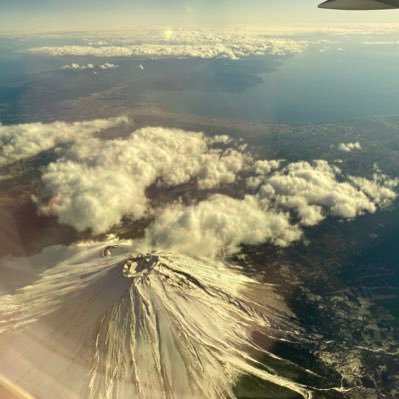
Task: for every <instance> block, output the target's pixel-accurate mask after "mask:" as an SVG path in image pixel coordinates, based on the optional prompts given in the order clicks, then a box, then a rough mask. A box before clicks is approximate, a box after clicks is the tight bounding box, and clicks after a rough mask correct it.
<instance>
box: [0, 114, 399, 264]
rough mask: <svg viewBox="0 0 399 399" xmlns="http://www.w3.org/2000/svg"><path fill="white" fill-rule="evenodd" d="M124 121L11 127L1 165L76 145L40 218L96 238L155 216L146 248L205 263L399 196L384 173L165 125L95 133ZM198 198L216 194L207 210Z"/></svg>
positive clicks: (52, 183)
mask: <svg viewBox="0 0 399 399" xmlns="http://www.w3.org/2000/svg"><path fill="white" fill-rule="evenodd" d="M125 121H126V118H124V117H120V118H114V119H108V120H95V121H89V122H77V123H73V124H66V123H60V122H57V123H53V124H48V125H43V124H30V125H17V126H2V127H1V129H0V140H1V141H2V142H3V143H4V145H3V146H2V149H1V151H2V152H1V158H0V160H1V163H2V164H6V163H10V162H13V161H15V160H18V159H21V158H24V157H29V156H32V155H35V154H38V153H40V152H41V151H43V150H45V149H49V148H51V147H54V146H55V145H57V144H60V143H68V144H69V146H68V149H67V150H66V151H64V153H63V155H62V156H61V157H60V158H59V159H58V160H57V161H56V162H53V163H51V164H49V165H48V166H47V167H46V168H45V169H44V170H43V174H42V182H43V186H44V191H43V192H42V193H40V195H39V199H38V200H37V203H38V209H39V211H40V212H42V213H44V214H47V215H54V216H56V217H58V219H59V221H60V222H61V223H65V224H68V225H71V226H73V227H74V228H75V229H76V230H78V231H85V230H87V229H90V230H91V231H92V232H93V233H94V234H100V233H106V232H109V231H110V230H111V229H112V227H113V226H116V225H118V224H120V223H121V222H122V221H123V219H125V218H129V219H131V220H138V219H141V218H146V217H150V218H151V219H153V222H151V223H150V225H149V226H148V227H147V229H146V231H145V236H144V238H143V239H142V241H141V243H140V244H139V245H140V246H142V247H145V248H163V249H168V250H175V251H178V252H180V253H185V254H189V255H196V256H208V257H216V256H219V255H223V254H228V253H234V252H236V251H238V250H239V248H240V246H241V245H243V244H246V245H256V244H261V243H271V244H274V245H277V246H281V247H284V246H288V245H290V244H292V243H293V242H296V241H298V240H300V239H301V237H302V236H303V234H304V229H305V228H308V227H310V226H315V225H317V224H319V223H321V222H322V221H323V220H324V219H325V218H326V217H328V216H331V217H336V218H339V219H347V220H350V219H354V218H356V217H358V216H360V215H363V214H365V213H374V212H376V211H377V209H379V208H382V207H386V206H389V205H390V204H392V202H393V201H394V200H395V199H396V197H397V194H396V192H395V188H396V186H397V185H398V179H391V178H389V177H388V176H385V175H383V174H382V172H381V171H380V170H376V171H375V173H374V175H373V176H371V177H370V178H365V177H358V176H350V175H346V174H344V173H343V172H342V170H341V169H339V168H338V167H337V166H335V165H332V164H330V163H328V162H327V161H323V160H318V161H314V162H312V163H310V162H294V163H287V162H284V161H279V160H255V159H254V158H253V157H252V156H251V154H249V153H248V152H246V150H245V146H242V143H240V142H238V143H236V142H235V141H234V140H232V139H231V138H229V137H228V136H225V135H224V136H214V137H207V136H205V135H204V134H203V133H198V132H190V131H184V130H179V129H170V128H161V127H146V128H142V129H139V130H136V131H134V132H133V133H132V134H130V135H129V136H128V137H124V138H117V139H102V138H99V137H96V136H95V135H93V133H95V132H98V131H100V130H102V129H106V128H108V127H112V126H115V125H117V124H119V123H122V122H125ZM187 183H190V186H187V189H190V190H191V195H190V196H188V198H186V202H185V203H183V201H182V200H178V201H177V202H173V203H167V202H166V203H164V204H162V205H161V206H160V205H157V206H155V207H154V205H153V204H152V203H151V201H150V200H149V198H148V196H147V189H148V188H149V187H151V186H153V185H156V186H158V188H159V189H160V190H167V189H168V188H171V187H176V186H179V185H182V184H187ZM234 183H236V184H238V183H240V190H236V191H235V192H236V193H237V195H238V192H240V193H241V194H240V196H239V197H238V198H233V197H232V196H230V195H226V194H225V192H226V190H225V188H227V187H228V186H229V185H232V184H234ZM197 190H211V191H210V192H209V193H207V192H205V193H204V194H203V195H201V198H204V199H202V200H201V201H200V202H198V195H196V194H197ZM229 191H230V192H231V191H234V188H232V190H230V189H229Z"/></svg>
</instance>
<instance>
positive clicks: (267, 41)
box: [26, 29, 310, 60]
mask: <svg viewBox="0 0 399 399" xmlns="http://www.w3.org/2000/svg"><path fill="white" fill-rule="evenodd" d="M309 44H310V43H309V42H308V41H305V40H299V39H298V40H295V39H292V38H281V37H274V38H273V37H268V36H266V35H264V34H261V33H259V32H245V33H242V32H240V34H238V33H237V32H232V31H207V30H200V29H192V30H189V29H177V30H175V31H172V30H170V31H165V32H162V34H161V35H159V34H158V35H156V34H154V32H152V33H151V34H148V35H144V36H143V37H141V36H140V37H138V38H136V39H134V38H133V39H131V40H107V41H106V42H103V41H100V42H97V43H96V42H94V43H93V42H89V43H88V45H80V44H79V45H73V44H71V45H63V46H42V47H34V48H30V49H27V50H26V52H28V53H31V54H44V55H50V56H93V57H131V56H137V57H146V58H147V57H148V58H153V57H177V58H192V57H195V58H216V57H218V58H229V59H233V60H234V59H239V58H242V57H247V56H254V55H264V54H274V55H287V54H296V53H301V52H303V51H304V50H305V49H306V48H307V47H308V45H309Z"/></svg>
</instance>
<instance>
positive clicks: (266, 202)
mask: <svg viewBox="0 0 399 399" xmlns="http://www.w3.org/2000/svg"><path fill="white" fill-rule="evenodd" d="M261 165H262V167H263V168H260V169H259V168H258V169H257V170H258V173H259V174H258V176H256V177H251V178H249V179H248V186H249V187H250V189H251V190H252V191H253V193H252V194H248V195H246V196H245V198H244V199H233V198H230V197H228V196H225V195H214V196H212V197H210V198H208V199H207V200H206V201H202V202H200V203H199V204H196V205H191V206H183V205H181V204H176V205H174V206H172V207H167V208H165V209H164V210H162V211H161V212H160V214H159V215H158V217H157V219H156V221H155V222H154V223H153V224H152V225H151V226H150V227H149V228H148V229H147V231H146V237H145V244H146V245H147V246H149V247H163V248H168V249H170V248H174V249H178V250H179V252H182V253H190V254H195V255H200V256H211V257H213V256H217V255H221V254H223V253H226V252H227V253H234V252H236V251H238V250H239V247H240V245H241V244H247V245H254V244H261V243H265V242H270V243H272V244H275V245H278V246H283V247H284V246H288V245H290V244H291V243H293V242H295V241H297V240H299V239H300V238H301V237H302V235H303V228H304V227H305V226H315V225H317V224H319V223H320V222H321V221H322V220H323V219H324V218H325V217H326V216H328V215H332V216H335V217H338V218H341V219H353V218H355V217H356V216H359V215H362V214H364V213H366V212H369V213H374V212H375V211H376V210H377V209H378V207H384V206H387V205H389V204H391V203H392V201H393V200H395V198H396V196H397V195H396V193H395V192H394V191H393V189H394V188H395V187H396V185H397V184H398V181H397V180H396V179H389V178H388V177H387V176H384V175H377V174H375V175H374V176H373V178H372V179H371V180H369V179H365V178H359V177H352V176H347V177H346V176H344V175H343V174H342V171H341V170H340V169H338V168H336V167H334V166H331V165H329V164H328V163H327V162H326V161H316V162H314V163H313V164H310V163H308V162H296V163H292V164H289V165H288V166H286V167H284V168H282V169H280V170H274V171H273V169H274V168H276V167H277V165H278V163H277V162H276V161H271V162H267V161H266V162H265V161H262V162H261Z"/></svg>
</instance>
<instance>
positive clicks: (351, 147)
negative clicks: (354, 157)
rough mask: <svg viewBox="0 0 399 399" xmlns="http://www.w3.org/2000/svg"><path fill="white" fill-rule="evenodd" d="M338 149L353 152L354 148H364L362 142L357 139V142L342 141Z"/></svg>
mask: <svg viewBox="0 0 399 399" xmlns="http://www.w3.org/2000/svg"><path fill="white" fill-rule="evenodd" d="M338 149H339V150H340V151H342V152H352V151H354V150H359V151H361V150H362V146H361V145H360V143H359V142H358V141H356V142H355V143H340V144H339V145H338Z"/></svg>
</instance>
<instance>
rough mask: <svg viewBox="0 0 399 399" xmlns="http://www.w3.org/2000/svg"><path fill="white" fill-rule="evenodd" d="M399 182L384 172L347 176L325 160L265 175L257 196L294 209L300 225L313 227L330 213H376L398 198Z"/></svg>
mask: <svg viewBox="0 0 399 399" xmlns="http://www.w3.org/2000/svg"><path fill="white" fill-rule="evenodd" d="M396 185H397V181H396V180H391V179H388V178H387V177H386V176H382V175H375V176H374V177H373V180H368V179H365V178H357V177H352V176H345V175H343V173H342V171H341V170H340V169H339V168H337V167H336V166H332V165H330V164H328V163H327V162H326V161H316V162H314V164H310V163H308V162H296V163H292V164H289V165H288V166H287V167H285V168H283V169H282V170H279V171H277V172H276V173H274V174H272V175H271V176H266V177H265V179H264V182H263V183H262V184H261V186H260V187H259V189H258V192H257V194H256V195H257V197H258V198H259V200H260V201H261V202H264V201H266V203H273V204H274V206H276V207H278V208H279V209H287V210H293V211H295V212H296V213H297V216H298V217H299V223H300V224H301V225H304V226H313V225H316V224H318V223H320V221H321V220H323V219H324V218H325V216H327V215H329V214H330V215H333V216H336V217H339V218H343V219H352V218H355V217H356V216H359V215H362V214H364V213H366V212H369V213H374V212H375V211H376V210H377V208H378V207H382V206H386V205H388V204H390V203H391V202H392V201H393V200H394V199H395V198H396V193H395V192H394V191H392V189H393V188H394V187H395V186H396Z"/></svg>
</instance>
